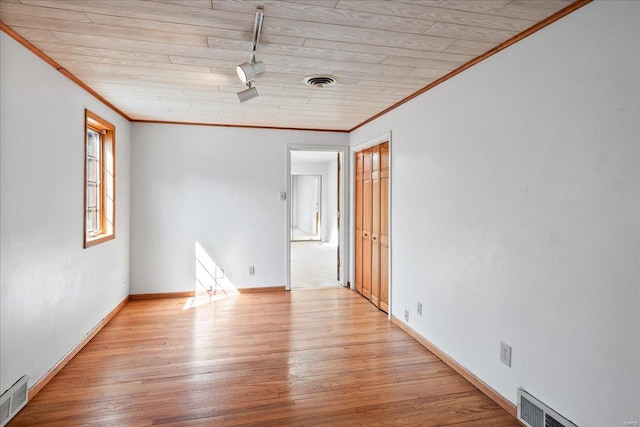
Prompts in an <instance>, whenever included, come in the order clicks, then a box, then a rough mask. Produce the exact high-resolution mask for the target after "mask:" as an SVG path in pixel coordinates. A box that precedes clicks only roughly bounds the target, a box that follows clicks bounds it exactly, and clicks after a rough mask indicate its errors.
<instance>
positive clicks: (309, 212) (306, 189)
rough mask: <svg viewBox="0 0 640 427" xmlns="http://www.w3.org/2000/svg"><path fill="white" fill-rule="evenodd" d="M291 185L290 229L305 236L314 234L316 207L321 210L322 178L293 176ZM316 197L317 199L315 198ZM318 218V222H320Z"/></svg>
mask: <svg viewBox="0 0 640 427" xmlns="http://www.w3.org/2000/svg"><path fill="white" fill-rule="evenodd" d="M292 178H293V182H292V183H291V193H292V194H291V203H292V205H293V207H292V209H291V210H292V212H291V217H292V220H291V224H292V227H297V228H299V229H301V230H303V231H305V232H306V233H307V234H312V235H315V234H316V228H315V223H316V220H315V216H316V206H317V209H318V211H321V210H322V200H321V199H322V195H321V194H319V193H321V192H322V191H321V189H322V177H321V176H313V175H293V176H292ZM316 196H317V197H316ZM321 218H322V217H320V218H319V219H318V220H319V221H322V219H321Z"/></svg>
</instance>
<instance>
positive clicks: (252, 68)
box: [236, 56, 265, 83]
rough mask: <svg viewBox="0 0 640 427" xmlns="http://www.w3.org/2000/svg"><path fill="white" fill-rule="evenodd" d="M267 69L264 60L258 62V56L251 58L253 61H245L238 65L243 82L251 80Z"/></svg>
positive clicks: (237, 69)
mask: <svg viewBox="0 0 640 427" xmlns="http://www.w3.org/2000/svg"><path fill="white" fill-rule="evenodd" d="M264 69H265V66H264V62H262V61H258V62H256V57H255V56H254V57H253V58H251V62H250V63H249V62H245V63H244V64H240V65H238V66H237V67H236V72H237V73H238V77H240V80H242V83H246V82H250V81H251V80H253V79H255V78H256V75H258V74H260V73H261V72H263V71H264Z"/></svg>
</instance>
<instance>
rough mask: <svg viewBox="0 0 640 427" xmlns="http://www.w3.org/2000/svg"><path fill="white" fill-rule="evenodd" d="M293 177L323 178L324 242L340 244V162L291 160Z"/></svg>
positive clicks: (322, 218)
mask: <svg viewBox="0 0 640 427" xmlns="http://www.w3.org/2000/svg"><path fill="white" fill-rule="evenodd" d="M291 174H292V175H320V176H322V206H321V207H320V210H321V221H322V241H323V242H331V243H335V244H337V243H338V215H337V212H338V204H337V200H338V160H337V157H336V159H335V160H332V161H326V162H308V161H302V160H300V161H294V160H293V159H292V160H291Z"/></svg>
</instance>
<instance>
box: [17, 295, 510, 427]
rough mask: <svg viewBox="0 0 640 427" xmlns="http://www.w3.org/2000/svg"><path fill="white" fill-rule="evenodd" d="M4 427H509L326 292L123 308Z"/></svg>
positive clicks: (360, 306)
mask: <svg viewBox="0 0 640 427" xmlns="http://www.w3.org/2000/svg"><path fill="white" fill-rule="evenodd" d="M200 302H202V301H200ZM189 307H193V308H189ZM9 425H10V426H11V427H16V426H26V425H46V426H65V427H66V426H74V425H92V426H147V425H179V426H193V425H202V426H217V425H219V426H240V425H243V426H247V425H252V426H284V425H295V426H320V425H327V426H354V425H360V426H377V425H416V426H417V425H420V426H436V425H438V426H442V425H448V426H468V427H471V426H474V427H475V426H519V425H520V424H519V423H518V422H517V421H516V420H515V419H514V418H513V417H511V416H510V415H509V414H507V413H506V412H505V411H504V410H502V409H501V408H500V407H499V406H498V405H496V404H495V403H494V402H493V401H491V400H489V398H487V397H486V396H485V395H483V394H482V393H481V392H480V391H478V390H477V389H476V388H474V387H473V386H472V385H471V384H470V383H468V382H467V381H466V380H464V379H463V378H462V377H460V376H459V375H458V374H456V373H455V372H454V371H453V370H451V369H450V368H449V367H448V366H446V365H445V364H444V363H443V362H441V361H440V360H439V359H437V358H436V357H435V356H434V355H433V354H431V353H430V352H428V351H427V350H425V349H424V348H423V347H422V346H421V345H420V344H418V343H417V342H416V341H414V340H413V339H412V338H411V337H409V336H408V335H407V334H406V333H405V332H403V331H402V330H400V329H399V328H398V327H396V326H395V325H393V324H391V323H390V322H389V321H388V320H387V318H386V316H385V314H384V313H382V312H381V311H379V310H378V309H377V308H375V307H374V306H373V305H372V304H371V303H369V302H368V301H366V300H365V299H364V298H362V297H361V296H359V295H358V294H356V293H355V292H352V291H349V290H347V289H344V288H324V289H305V290H296V291H291V292H270V293H263V294H241V295H237V296H233V297H229V298H226V299H220V300H217V301H212V302H209V303H204V304H200V305H197V304H192V303H190V301H188V299H187V298H175V299H164V300H142V301H131V302H129V303H128V304H127V306H126V307H125V308H124V309H123V310H122V311H121V312H120V313H118V315H117V316H116V317H114V319H113V320H112V321H111V322H110V323H109V324H108V325H107V326H106V327H105V328H104V329H103V330H102V331H101V332H100V333H99V334H98V335H97V336H96V337H95V338H94V339H93V340H92V341H91V342H89V344H87V346H86V347H85V348H84V349H83V350H82V351H81V352H80V353H78V355H77V356H76V357H75V358H74V359H73V360H71V362H70V363H69V364H68V365H67V366H66V367H65V368H64V369H63V370H62V371H61V372H60V373H59V374H58V375H57V376H56V377H55V378H54V379H53V380H52V381H51V382H50V383H49V384H48V385H47V386H46V387H45V388H44V389H43V390H42V391H41V392H40V393H39V394H38V395H37V396H36V397H35V399H33V400H32V401H31V402H30V403H29V404H28V406H27V407H26V408H25V409H23V410H22V412H21V413H19V414H18V416H17V417H16V418H15V419H14V420H12V422H11V423H10V424H9Z"/></svg>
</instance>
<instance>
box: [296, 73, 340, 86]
mask: <svg viewBox="0 0 640 427" xmlns="http://www.w3.org/2000/svg"><path fill="white" fill-rule="evenodd" d="M302 81H303V82H304V84H306V85H309V86H313V87H317V88H323V87H325V86H331V85H334V84H336V82H337V81H338V78H337V77H335V76H331V75H328V74H315V75H313V76H307V77H305V78H304V80H302Z"/></svg>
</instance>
